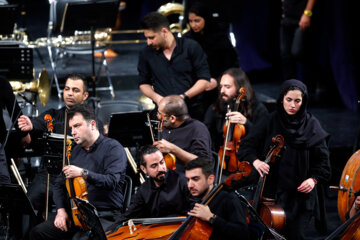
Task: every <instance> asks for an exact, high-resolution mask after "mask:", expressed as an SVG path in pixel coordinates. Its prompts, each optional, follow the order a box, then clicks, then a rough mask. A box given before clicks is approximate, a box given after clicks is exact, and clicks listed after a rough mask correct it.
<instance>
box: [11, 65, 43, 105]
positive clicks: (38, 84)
mask: <svg viewBox="0 0 360 240" xmlns="http://www.w3.org/2000/svg"><path fill="white" fill-rule="evenodd" d="M9 82H10V85H11V87H12V89H13V91H14V93H15V94H16V93H18V92H20V93H23V92H25V91H30V92H34V93H37V94H38V95H39V99H40V102H41V104H42V105H43V106H45V105H46V104H47V102H48V101H49V97H50V80H49V75H48V73H47V71H46V70H45V68H43V69H42V70H41V72H40V74H39V77H38V78H37V79H34V80H33V81H31V82H28V83H23V82H21V81H9Z"/></svg>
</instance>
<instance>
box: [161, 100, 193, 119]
mask: <svg viewBox="0 0 360 240" xmlns="http://www.w3.org/2000/svg"><path fill="white" fill-rule="evenodd" d="M165 101H166V102H165V105H164V113H165V114H167V115H174V116H175V117H177V118H178V119H179V120H180V121H183V120H184V119H185V117H186V116H187V115H188V109H187V106H186V103H185V101H184V100H183V99H182V98H181V97H180V96H179V95H170V96H167V97H166V98H165Z"/></svg>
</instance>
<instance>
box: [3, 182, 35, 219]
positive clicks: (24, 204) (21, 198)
mask: <svg viewBox="0 0 360 240" xmlns="http://www.w3.org/2000/svg"><path fill="white" fill-rule="evenodd" d="M0 193H1V194H0V209H4V210H5V211H7V212H12V211H16V212H21V213H23V214H26V215H31V216H35V211H34V208H33V206H32V205H31V202H30V200H29V198H28V196H27V195H26V193H25V192H24V190H23V189H22V188H21V186H20V185H18V184H6V183H0Z"/></svg>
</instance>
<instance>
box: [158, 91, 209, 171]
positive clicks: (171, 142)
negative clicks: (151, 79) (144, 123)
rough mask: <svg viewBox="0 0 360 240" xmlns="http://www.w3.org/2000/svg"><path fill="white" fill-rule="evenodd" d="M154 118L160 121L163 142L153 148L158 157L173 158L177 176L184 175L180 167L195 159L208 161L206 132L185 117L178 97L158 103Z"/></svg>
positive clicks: (196, 123) (182, 167) (183, 107)
mask: <svg viewBox="0 0 360 240" xmlns="http://www.w3.org/2000/svg"><path fill="white" fill-rule="evenodd" d="M158 115H159V116H160V117H161V118H162V119H163V121H164V130H163V136H162V137H163V138H162V139H161V140H159V141H156V142H154V145H155V146H156V147H157V148H158V149H159V150H160V151H161V152H162V153H172V154H173V155H175V157H176V171H177V172H179V173H184V165H185V164H186V163H188V162H190V161H191V160H194V159H195V158H198V157H207V158H212V156H211V138H210V133H209V131H208V129H207V128H206V126H205V125H204V124H203V123H202V122H200V121H198V120H196V119H193V118H191V117H190V116H189V114H188V110H187V107H186V104H185V102H184V100H183V99H182V98H181V97H180V96H178V95H170V96H167V97H164V98H163V99H162V100H161V101H160V103H159V108H158Z"/></svg>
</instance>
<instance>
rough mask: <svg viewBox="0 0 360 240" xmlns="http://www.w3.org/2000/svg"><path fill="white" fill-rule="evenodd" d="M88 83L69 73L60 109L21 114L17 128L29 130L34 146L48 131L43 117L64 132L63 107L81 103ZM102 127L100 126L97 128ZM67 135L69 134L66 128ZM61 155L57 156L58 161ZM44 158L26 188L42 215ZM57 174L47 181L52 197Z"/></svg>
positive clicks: (54, 128) (79, 76)
mask: <svg viewBox="0 0 360 240" xmlns="http://www.w3.org/2000/svg"><path fill="white" fill-rule="evenodd" d="M87 89H88V85H87V81H86V80H85V78H84V77H83V76H82V75H79V74H70V75H68V76H67V80H66V82H65V87H64V90H63V98H64V102H65V106H64V107H62V108H60V109H54V108H51V109H48V110H46V111H45V112H43V113H42V114H40V116H38V117H36V118H32V119H30V118H29V117H27V116H25V115H22V116H21V117H20V118H19V120H18V124H19V128H20V129H21V130H22V131H29V132H30V135H31V138H32V141H33V144H34V145H35V147H36V139H39V138H42V137H43V135H44V133H45V132H47V131H48V126H47V125H48V124H47V122H46V121H45V119H44V117H45V116H46V115H48V116H49V115H50V116H51V118H52V126H53V133H57V134H64V121H65V109H70V108H72V107H73V106H75V105H78V104H82V103H84V101H85V100H86V99H87V98H88V96H89V93H88V90H87ZM99 129H102V128H99ZM68 135H71V132H70V129H69V128H68ZM60 159H61V157H59V161H60ZM44 161H46V160H45V159H44V158H43V159H42V164H41V165H40V168H39V169H38V173H37V174H36V175H35V177H34V179H33V180H32V184H31V185H30V187H29V189H28V197H29V199H30V201H31V203H32V204H33V207H34V209H36V210H38V211H39V212H38V215H40V216H41V215H42V212H43V211H44V209H45V206H44V205H45V194H46V168H45V164H44ZM56 176H57V174H54V173H53V174H50V182H49V189H48V191H49V196H50V197H49V198H50V199H51V198H52V189H53V186H54V183H55V179H56ZM32 224H33V223H32Z"/></svg>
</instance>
